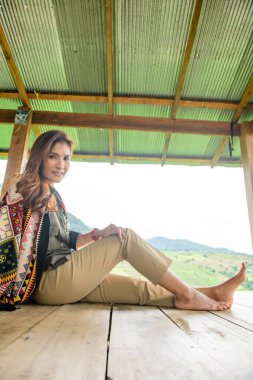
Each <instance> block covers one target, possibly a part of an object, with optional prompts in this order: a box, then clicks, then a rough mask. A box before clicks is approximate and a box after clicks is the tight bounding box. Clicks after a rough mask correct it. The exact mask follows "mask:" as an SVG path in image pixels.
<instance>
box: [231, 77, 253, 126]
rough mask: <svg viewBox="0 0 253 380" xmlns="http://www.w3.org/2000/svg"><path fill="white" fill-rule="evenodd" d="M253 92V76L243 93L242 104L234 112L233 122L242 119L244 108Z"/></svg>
mask: <svg viewBox="0 0 253 380" xmlns="http://www.w3.org/2000/svg"><path fill="white" fill-rule="evenodd" d="M252 93H253V76H252V77H251V78H250V80H249V83H248V85H247V87H246V89H245V91H244V93H243V96H242V99H241V101H240V104H239V106H238V108H237V110H236V112H235V114H234V117H233V123H237V122H238V120H239V119H240V116H241V114H242V113H243V111H244V108H245V107H246V106H247V104H248V102H249V100H250V97H251V94H252Z"/></svg>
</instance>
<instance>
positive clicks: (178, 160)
mask: <svg viewBox="0 0 253 380" xmlns="http://www.w3.org/2000/svg"><path fill="white" fill-rule="evenodd" d="M0 156H4V157H7V156H8V152H7V151H4V150H2V151H0ZM72 158H73V160H75V159H78V160H79V159H83V160H86V161H93V160H101V161H106V160H108V161H110V155H105V154H86V153H80V152H76V153H75V152H74V154H73V156H72ZM114 160H115V162H120V161H136V160H139V161H143V162H153V163H157V164H159V163H160V162H161V157H160V156H159V157H154V156H148V155H145V156H142V155H136V156H134V155H127V156H126V155H115V157H114ZM165 163H166V164H171V163H175V164H192V163H194V164H199V165H202V164H204V165H211V160H210V159H209V158H206V157H192V156H185V157H181V156H174V157H168V158H167V159H166V162H165ZM220 163H222V164H230V165H236V166H238V165H241V159H228V158H224V159H222V160H220Z"/></svg>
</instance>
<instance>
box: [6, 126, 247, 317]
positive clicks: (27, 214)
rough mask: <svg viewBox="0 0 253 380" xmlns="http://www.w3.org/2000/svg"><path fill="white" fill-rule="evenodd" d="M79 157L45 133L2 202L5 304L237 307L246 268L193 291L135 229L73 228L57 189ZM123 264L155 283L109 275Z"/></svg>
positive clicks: (62, 138) (57, 135) (60, 138)
mask: <svg viewBox="0 0 253 380" xmlns="http://www.w3.org/2000/svg"><path fill="white" fill-rule="evenodd" d="M72 152H73V143H72V141H71V140H70V139H69V138H68V136H67V135H66V134H65V133H63V132H60V131H49V132H46V133H43V134H42V135H41V136H39V137H38V139H37V140H36V141H35V143H34V145H33V147H32V150H31V153H30V157H29V160H28V162H27V165H26V168H25V171H24V173H23V174H22V175H21V176H20V178H19V180H18V181H17V183H16V184H15V185H13V186H11V188H10V189H9V191H8V192H7V193H6V195H5V196H4V198H3V200H2V201H1V202H0V218H1V219H0V226H1V229H0V232H1V234H0V256H1V261H0V303H1V304H2V305H3V306H4V305H9V304H16V303H23V302H26V301H28V300H30V299H33V300H34V301H35V302H36V303H39V304H47V305H62V304H67V303H74V302H86V301H89V302H104V303H128V304H140V305H157V306H165V307H166V306H167V307H176V308H178V309H192V310H226V309H228V308H230V307H231V305H232V302H233V293H234V291H235V290H236V288H237V287H238V286H239V285H240V284H241V283H242V282H243V281H244V279H245V275H246V268H245V264H244V263H243V264H242V267H241V270H240V271H239V272H238V273H237V275H236V276H234V277H233V278H231V279H229V280H227V281H226V282H224V283H222V284H220V285H217V286H213V287H206V288H198V289H194V288H192V287H190V286H188V285H187V284H186V283H185V282H183V281H182V280H181V279H179V278H178V277H177V276H176V275H175V274H174V273H173V272H172V271H171V270H170V269H169V266H170V264H171V260H170V259H169V258H168V257H166V256H164V255H163V254H162V253H161V252H160V251H158V250H157V249H155V248H154V247H152V246H150V245H149V244H148V243H147V242H146V241H144V240H143V239H141V238H140V237H139V236H138V235H137V234H136V233H135V232H134V231H132V230H131V229H126V228H122V227H117V226H116V225H114V224H110V225H109V226H108V227H106V228H104V229H101V230H99V229H95V228H94V229H93V230H92V231H91V232H89V233H86V234H79V233H77V232H74V231H71V230H70V229H69V225H68V221H67V213H66V210H65V207H64V204H63V201H62V199H61V197H60V195H59V194H58V192H57V191H56V189H55V188H54V184H55V183H59V182H61V180H62V179H63V178H64V176H65V175H66V173H67V172H68V170H69V166H70V158H71V155H72ZM73 196H74V195H73ZM83 207H84V208H85V198H84V201H83ZM122 260H126V261H128V262H129V263H130V264H131V265H132V266H133V267H134V268H135V269H136V270H137V271H138V272H140V273H141V274H142V275H144V276H145V277H146V278H147V279H148V280H149V281H144V280H141V279H136V278H132V277H126V276H120V275H116V274H112V273H110V272H111V270H112V269H113V268H114V267H115V265H116V264H118V263H119V262H120V261H122ZM3 264H4V265H3Z"/></svg>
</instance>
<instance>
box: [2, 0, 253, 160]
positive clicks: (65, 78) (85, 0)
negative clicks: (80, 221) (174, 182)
mask: <svg viewBox="0 0 253 380" xmlns="http://www.w3.org/2000/svg"><path fill="white" fill-rule="evenodd" d="M195 4H196V1H195V0H180V1H179V0H138V1H137V0H112V48H113V51H112V65H113V81H112V88H113V97H116V96H119V97H121V96H122V97H126V96H129V97H135V96H136V97H137V96H139V97H143V98H150V97H157V98H159V99H168V98H169V99H170V100H171V99H174V98H175V96H176V90H177V86H178V81H179V78H180V72H181V68H182V64H183V61H184V54H185V49H186V46H187V39H188V37H189V32H190V26H191V22H192V17H193V13H194V7H195ZM252 20H253V1H251V0H230V1H228V0H203V5H202V9H201V13H200V19H199V23H198V26H197V29H196V37H195V41H194V44H193V50H192V52H191V58H190V61H189V66H188V69H187V72H186V77H185V83H184V85H183V88H182V94H181V99H182V100H192V101H194V100H195V101H197V100H202V101H219V102H237V104H239V102H240V100H241V99H242V96H243V94H244V91H245V89H246V87H247V84H248V83H249V81H250V78H251V76H252V73H253V59H252V57H253V23H252ZM0 21H1V23H2V26H3V29H4V32H5V34H6V37H7V40H8V43H9V45H10V49H11V53H12V55H13V58H14V61H15V64H16V66H17V69H18V71H19V73H20V76H21V79H22V81H23V83H24V87H25V90H26V91H27V92H31V93H35V94H38V99H32V100H30V102H31V105H32V108H33V110H34V111H52V112H68V113H86V114H98V115H102V114H103V115H106V114H108V112H109V107H108V103H107V102H104V103H103V102H96V101H93V100H94V99H90V100H92V101H90V102H81V101H70V100H60V99H59V100H42V99H40V98H39V96H40V95H39V94H40V93H43V92H45V93H47V94H48V93H53V94H58V93H62V94H65V95H66V94H76V95H78V94H82V95H99V96H105V97H106V96H107V95H108V85H109V84H108V72H107V70H108V68H107V41H106V1H105V0H43V1H38V0H0ZM0 73H1V74H0V92H1V91H2V92H17V86H16V84H15V83H14V80H13V78H12V76H11V72H10V70H9V68H8V65H7V63H6V59H5V57H4V55H3V53H2V50H0ZM112 102H113V100H112ZM252 103H253V95H251V97H250V104H251V105H252ZM21 105H22V103H21V100H19V99H7V98H2V97H0V110H6V109H12V110H16V109H17V108H18V107H19V106H21ZM251 107H252V106H251ZM234 112H235V111H234V110H231V109H225V108H224V109H222V108H217V109H214V108H208V107H205V108H201V107H185V106H181V105H180V106H179V107H178V109H177V113H176V118H177V119H189V120H206V121H210V120H211V121H224V122H229V123H230V122H232V120H233V116H234ZM113 115H114V116H117V115H126V116H138V117H145V118H148V117H154V118H168V119H169V118H171V117H172V106H169V105H160V104H124V103H113ZM252 119H253V109H252V108H245V109H244V111H243V113H242V115H241V116H240V119H239V122H240V123H241V122H244V121H252ZM39 128H40V131H41V132H43V131H46V130H49V129H61V128H64V130H65V131H67V133H69V134H70V136H71V137H72V138H73V139H74V140H75V143H76V144H75V151H76V152H78V153H80V154H83V156H79V158H77V159H80V160H88V161H89V160H92V161H105V162H111V161H112V157H111V156H110V154H111V155H112V152H110V145H113V149H114V153H115V157H114V160H115V161H117V162H121V163H123V162H127V163H129V162H131V163H134V162H138V163H148V162H150V163H153V162H160V161H159V160H161V162H162V156H163V151H164V147H165V146H166V137H168V136H166V135H165V133H163V132H150V131H149V132H140V131H134V130H129V131H127V130H113V142H112V141H111V140H110V138H109V133H108V131H107V130H106V129H103V128H94V127H93V128H92V129H89V128H86V127H85V128H77V127H71V128H70V127H68V126H61V127H55V126H54V127H53V126H52V127H51V126H48V125H47V126H44V125H41V126H40V127H39ZM12 130H13V126H12V125H6V124H0V151H2V152H4V151H5V150H6V149H8V147H9V144H10V140H11V133H12ZM35 138H36V134H35V131H34V130H33V129H32V134H31V141H30V144H32V142H33V141H34V140H35ZM222 138H223V137H222V136H206V135H190V134H184V135H183V134H179V133H178V132H177V131H176V130H175V131H174V133H172V134H171V139H170V144H169V149H168V155H167V157H168V161H166V162H165V164H167V163H171V162H172V161H171V159H172V158H175V159H176V158H178V159H180V160H181V158H183V157H185V159H186V162H187V163H189V160H188V158H189V159H190V158H193V164H196V162H197V160H198V158H200V159H201V158H204V159H206V160H207V161H206V162H207V164H208V163H209V161H208V160H211V159H212V157H213V156H214V154H215V152H216V150H217V148H218V147H219V144H220V143H221V142H222ZM231 141H232V139H231ZM141 156H143V157H144V158H142V157H141ZM124 157H125V158H124ZM133 157H136V161H135V160H134V159H132V158H133ZM145 157H146V158H147V160H145ZM240 157H241V152H240V142H239V138H238V137H235V138H234V139H233V150H231V149H229V147H228V146H226V147H225V148H224V150H223V152H222V154H221V157H220V161H219V162H218V164H221V165H223V164H224V165H229V164H230V163H231V164H233V165H240ZM149 159H150V160H149ZM148 160H149V161H148ZM180 160H179V162H181V161H180ZM229 161H230V163H229ZM174 163H177V161H175V162H174ZM200 164H201V163H200Z"/></svg>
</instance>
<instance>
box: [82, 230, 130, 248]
mask: <svg viewBox="0 0 253 380" xmlns="http://www.w3.org/2000/svg"><path fill="white" fill-rule="evenodd" d="M112 235H118V237H119V240H120V242H121V243H122V242H123V241H124V239H125V237H126V234H125V230H124V228H122V227H117V226H115V224H110V225H109V226H107V227H105V228H103V229H101V230H99V229H97V228H94V229H93V230H92V231H90V232H88V233H87V234H80V235H79V236H78V239H77V242H76V249H80V248H83V247H85V246H86V245H88V244H91V243H93V242H94V241H96V240H98V239H104V238H106V237H109V236H112Z"/></svg>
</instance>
